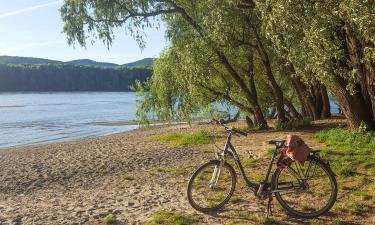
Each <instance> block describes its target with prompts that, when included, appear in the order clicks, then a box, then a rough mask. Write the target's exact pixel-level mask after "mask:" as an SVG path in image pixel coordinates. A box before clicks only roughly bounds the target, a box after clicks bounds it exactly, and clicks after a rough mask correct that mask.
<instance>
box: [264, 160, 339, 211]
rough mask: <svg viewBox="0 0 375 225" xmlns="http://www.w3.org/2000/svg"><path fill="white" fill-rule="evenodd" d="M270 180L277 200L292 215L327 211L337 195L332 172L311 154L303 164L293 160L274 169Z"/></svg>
mask: <svg viewBox="0 0 375 225" xmlns="http://www.w3.org/2000/svg"><path fill="white" fill-rule="evenodd" d="M271 182H272V187H271V188H272V190H273V191H275V196H276V199H277V200H278V202H279V203H280V204H281V206H282V207H283V208H284V209H285V210H286V211H287V212H288V213H289V214H290V215H292V216H295V217H301V218H314V217H318V216H320V215H322V214H324V213H326V212H328V211H329V210H330V209H331V207H332V206H333V204H334V203H335V201H336V198H337V182H336V178H335V175H334V174H333V172H332V170H331V168H330V167H329V166H328V165H326V164H325V163H324V162H322V161H321V160H320V159H318V158H316V157H313V156H311V157H309V159H308V161H306V162H305V163H304V165H301V164H299V163H297V162H293V163H292V164H291V165H289V166H286V167H285V168H278V169H276V171H275V173H274V175H273V176H272V181H271Z"/></svg>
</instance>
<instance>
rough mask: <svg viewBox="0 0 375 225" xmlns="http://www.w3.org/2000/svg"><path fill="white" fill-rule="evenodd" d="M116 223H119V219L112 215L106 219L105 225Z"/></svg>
mask: <svg viewBox="0 0 375 225" xmlns="http://www.w3.org/2000/svg"><path fill="white" fill-rule="evenodd" d="M116 222H117V217H116V216H114V215H112V214H111V215H108V216H106V217H105V218H104V224H114V223H116Z"/></svg>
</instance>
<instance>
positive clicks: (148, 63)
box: [121, 58, 155, 68]
mask: <svg viewBox="0 0 375 225" xmlns="http://www.w3.org/2000/svg"><path fill="white" fill-rule="evenodd" d="M154 60H155V59H154V58H144V59H141V60H138V61H135V62H131V63H126V64H124V65H121V66H122V67H128V68H132V67H147V68H152V65H153V63H154Z"/></svg>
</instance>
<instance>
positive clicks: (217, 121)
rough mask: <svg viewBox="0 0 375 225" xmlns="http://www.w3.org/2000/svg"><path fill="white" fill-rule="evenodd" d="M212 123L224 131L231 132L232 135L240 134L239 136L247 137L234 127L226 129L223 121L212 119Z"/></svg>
mask: <svg viewBox="0 0 375 225" xmlns="http://www.w3.org/2000/svg"><path fill="white" fill-rule="evenodd" d="M212 122H215V123H216V124H219V125H220V126H223V127H224V128H225V130H226V131H229V132H232V133H233V134H234V135H237V136H238V134H240V135H243V136H247V133H245V132H243V131H240V130H237V129H236V128H234V127H227V126H225V125H224V123H223V122H224V121H223V120H215V119H212Z"/></svg>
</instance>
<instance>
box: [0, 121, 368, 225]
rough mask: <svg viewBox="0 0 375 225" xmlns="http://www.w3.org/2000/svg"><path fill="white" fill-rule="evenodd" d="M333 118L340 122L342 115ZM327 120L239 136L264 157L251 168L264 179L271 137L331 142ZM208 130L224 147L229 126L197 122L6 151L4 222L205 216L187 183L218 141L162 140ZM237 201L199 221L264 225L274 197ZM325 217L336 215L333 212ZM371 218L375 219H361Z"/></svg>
mask: <svg viewBox="0 0 375 225" xmlns="http://www.w3.org/2000/svg"><path fill="white" fill-rule="evenodd" d="M331 121H332V122H334V123H333V124H338V123H340V121H341V120H331ZM321 122H322V123H317V124H314V125H313V126H312V127H309V128H306V129H299V130H293V131H291V130H289V131H277V130H269V131H259V132H258V131H257V132H251V133H250V135H248V136H247V137H234V138H233V140H232V142H233V145H234V146H235V147H236V150H237V152H238V154H239V156H240V158H241V160H243V161H244V162H248V163H249V162H254V160H258V159H259V160H260V161H259V162H257V163H254V164H250V165H248V166H246V168H245V172H247V173H248V174H249V175H250V174H253V175H254V177H252V178H253V179H256V177H257V176H256V175H257V174H258V173H262V172H263V171H264V169H265V167H264V166H265V165H268V162H269V156H267V154H268V152H269V149H270V147H271V146H270V145H269V144H267V142H268V141H269V140H271V139H283V138H285V137H286V135H288V134H295V135H299V136H300V137H302V138H303V139H304V140H305V141H306V143H307V144H308V145H309V146H310V147H312V148H313V149H321V148H323V147H324V146H325V145H324V144H321V143H318V142H317V141H316V140H314V139H313V138H312V135H313V133H314V132H315V131H316V130H318V129H322V128H325V127H327V126H328V127H329V125H330V124H327V123H326V122H325V121H321ZM331 125H332V124H331ZM234 126H236V127H241V126H245V123H244V122H240V123H236V124H235V125H234ZM202 130H205V131H207V132H212V133H214V134H215V135H218V139H217V144H218V145H220V146H221V144H223V143H224V142H225V134H226V132H225V131H223V129H222V127H218V126H214V125H208V124H206V125H200V124H198V123H195V124H193V125H191V126H190V125H188V124H178V125H172V126H163V127H160V126H158V127H151V128H147V129H137V130H132V131H129V132H122V133H116V134H112V135H108V136H100V137H95V138H86V139H82V140H75V141H66V142H59V143H51V144H40V145H33V146H23V147H14V148H7V149H4V150H0V158H1V160H0V171H1V173H0V224H18V225H26V224H45V225H55V224H85V225H86V224H87V225H102V224H103V221H104V218H105V217H106V216H108V215H114V216H116V218H117V219H118V223H116V224H121V225H122V224H134V225H137V224H150V223H149V221H150V220H151V219H152V218H154V216H155V215H156V214H157V213H158V212H161V211H170V212H177V213H184V215H186V214H187V215H197V212H196V211H195V210H194V209H193V208H192V207H191V206H190V205H189V203H188V202H187V199H186V184H187V182H188V179H189V177H190V176H191V174H192V173H193V172H194V170H195V169H196V168H197V167H198V166H199V165H201V164H202V163H204V162H207V160H210V159H212V158H214V157H215V156H214V154H213V153H214V151H213V147H212V146H211V145H202V146H174V145H171V144H170V143H168V142H160V141H155V138H156V137H158V136H159V137H160V136H163V135H169V134H186V133H198V132H201V131H202ZM253 171H257V173H256V174H255V173H252V172H253ZM239 182H241V181H239ZM234 199H237V201H236V202H230V203H229V204H228V205H226V207H225V210H224V211H222V212H220V213H218V214H217V216H212V215H207V214H199V221H200V222H202V224H234V223H231V222H234V221H238V222H242V223H243V224H259V223H258V222H257V221H259V220H258V219H257V218H264V217H265V213H264V212H265V210H266V203H264V202H263V203H262V202H257V201H256V200H255V198H254V196H253V195H252V194H249V193H248V190H247V189H244V188H243V187H241V185H239V186H238V188H237V189H236V192H235V197H234ZM234 213H235V214H234ZM249 213H251V214H252V215H253V216H252V217H251V218H250V219H251V220H247V218H248V217H246V215H248V214H249ZM335 213H337V211H336V212H335ZM237 215H238V216H237ZM339 215H340V214H339ZM242 218H243V219H242ZM275 218H277V219H278V220H281V221H286V220H287V221H289V223H288V224H292V225H297V224H302V223H301V222H303V221H302V220H291V218H290V217H288V216H287V215H286V214H285V213H284V212H283V211H278V212H277V213H276V215H275ZM348 219H350V221H355V220H356V219H357V218H355V217H353V216H352V217H350V218H348ZM320 220H322V221H323V222H327V221H332V218H331V217H330V215H326V216H322V217H321V218H320ZM365 220H370V219H368V218H367V219H362V220H361V221H365ZM228 222H229V223H228Z"/></svg>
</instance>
